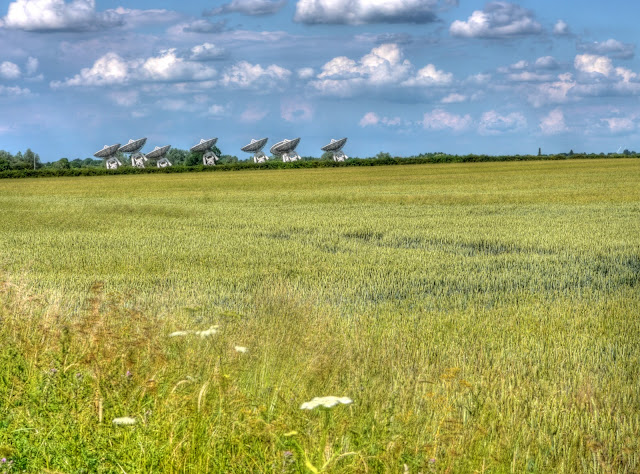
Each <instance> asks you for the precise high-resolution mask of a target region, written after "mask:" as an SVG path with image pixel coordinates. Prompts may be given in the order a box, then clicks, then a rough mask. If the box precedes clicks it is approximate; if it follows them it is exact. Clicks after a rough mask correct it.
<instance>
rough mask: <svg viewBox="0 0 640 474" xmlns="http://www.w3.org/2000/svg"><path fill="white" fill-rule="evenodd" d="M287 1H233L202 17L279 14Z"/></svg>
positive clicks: (209, 11)
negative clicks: (229, 14)
mask: <svg viewBox="0 0 640 474" xmlns="http://www.w3.org/2000/svg"><path fill="white" fill-rule="evenodd" d="M286 4H287V0H233V1H231V2H229V3H225V4H223V5H222V6H220V7H218V8H213V9H211V10H207V11H205V12H204V13H203V15H204V16H213V15H222V14H225V13H242V14H243V15H253V16H264V15H272V14H274V13H277V12H279V11H280V10H281V9H282V8H283V7H284V6H285V5H286Z"/></svg>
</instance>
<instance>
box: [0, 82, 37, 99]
mask: <svg viewBox="0 0 640 474" xmlns="http://www.w3.org/2000/svg"><path fill="white" fill-rule="evenodd" d="M0 95H6V96H10V97H11V96H29V95H31V91H30V90H29V89H26V88H22V87H18V86H11V87H7V86H3V85H1V84H0Z"/></svg>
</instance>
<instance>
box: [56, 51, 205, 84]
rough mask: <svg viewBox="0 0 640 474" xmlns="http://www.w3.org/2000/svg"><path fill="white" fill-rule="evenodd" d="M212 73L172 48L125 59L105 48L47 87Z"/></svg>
mask: <svg viewBox="0 0 640 474" xmlns="http://www.w3.org/2000/svg"><path fill="white" fill-rule="evenodd" d="M215 75H216V70H215V69H213V68H212V67H209V66H205V65H203V64H201V63H197V62H191V61H188V60H185V59H183V58H180V57H178V56H177V55H176V50H175V49H169V50H165V51H161V52H160V55H159V56H153V57H150V58H146V59H134V60H129V61H127V60H125V59H123V58H121V57H120V56H119V55H118V54H117V53H114V52H109V53H107V54H105V55H104V56H102V57H101V58H99V59H98V60H97V61H96V62H95V63H94V64H93V66H92V67H90V68H84V69H82V70H81V71H80V73H79V74H76V75H75V76H74V77H72V78H70V79H66V80H65V81H54V82H52V83H51V87H53V88H57V87H62V86H108V85H119V84H126V83H128V82H131V81H134V80H135V81H150V82H176V81H205V80H209V79H211V78H212V77H214V76H215Z"/></svg>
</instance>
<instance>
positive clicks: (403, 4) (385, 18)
mask: <svg viewBox="0 0 640 474" xmlns="http://www.w3.org/2000/svg"><path fill="white" fill-rule="evenodd" d="M451 3H454V2H450V1H447V2H444V4H451ZM455 3H457V2H455ZM441 4H443V2H441V1H439V0H298V3H297V5H296V13H295V16H294V20H295V21H297V22H300V23H306V24H348V25H363V24H368V23H431V22H434V21H436V20H437V19H438V17H437V11H438V9H439V8H440V6H441Z"/></svg>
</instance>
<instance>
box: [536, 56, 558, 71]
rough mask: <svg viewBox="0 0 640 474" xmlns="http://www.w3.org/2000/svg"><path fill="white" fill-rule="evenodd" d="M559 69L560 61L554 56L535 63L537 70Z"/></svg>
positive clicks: (540, 59)
mask: <svg viewBox="0 0 640 474" xmlns="http://www.w3.org/2000/svg"><path fill="white" fill-rule="evenodd" d="M558 67H559V64H558V61H556V60H555V58H554V57H553V56H543V57H541V58H538V59H536V62H535V68H536V69H558Z"/></svg>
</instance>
